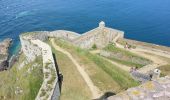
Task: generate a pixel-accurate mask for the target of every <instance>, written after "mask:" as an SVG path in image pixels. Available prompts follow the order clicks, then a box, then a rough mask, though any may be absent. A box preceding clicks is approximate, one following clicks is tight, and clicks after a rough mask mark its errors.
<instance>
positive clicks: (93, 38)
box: [20, 21, 124, 62]
mask: <svg viewBox="0 0 170 100" xmlns="http://www.w3.org/2000/svg"><path fill="white" fill-rule="evenodd" d="M48 37H55V38H62V39H65V40H67V41H69V42H72V43H73V44H75V45H77V46H79V47H81V48H91V47H92V46H93V45H94V44H95V45H96V46H97V48H102V47H104V46H106V45H107V44H109V43H110V42H114V41H116V40H117V39H119V38H123V37H124V32H123V31H119V30H116V29H112V28H108V27H105V23H104V22H103V21H102V22H100V23H99V27H97V28H95V29H93V30H90V31H88V32H86V33H83V34H82V35H81V34H79V33H75V32H71V31H65V30H57V31H52V32H48V31H39V32H30V33H25V34H22V35H20V41H21V47H22V50H23V53H24V54H25V55H26V57H27V60H28V62H30V61H33V60H35V58H36V57H37V56H39V55H41V52H40V49H39V48H38V47H37V46H36V45H35V44H32V43H31V42H30V40H32V39H39V40H41V41H45V40H47V39H48Z"/></svg>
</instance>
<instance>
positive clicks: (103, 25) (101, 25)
mask: <svg viewBox="0 0 170 100" xmlns="http://www.w3.org/2000/svg"><path fill="white" fill-rule="evenodd" d="M104 27H105V22H104V21H101V22H100V23H99V28H101V29H103V28H104Z"/></svg>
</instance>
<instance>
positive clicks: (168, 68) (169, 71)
mask: <svg viewBox="0 0 170 100" xmlns="http://www.w3.org/2000/svg"><path fill="white" fill-rule="evenodd" d="M159 69H160V70H161V76H166V75H170V65H164V66H160V67H159Z"/></svg>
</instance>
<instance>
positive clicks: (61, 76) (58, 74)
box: [53, 53, 63, 93]
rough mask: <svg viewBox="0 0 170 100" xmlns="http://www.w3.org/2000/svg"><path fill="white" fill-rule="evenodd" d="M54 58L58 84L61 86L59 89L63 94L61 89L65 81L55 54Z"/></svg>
mask: <svg viewBox="0 0 170 100" xmlns="http://www.w3.org/2000/svg"><path fill="white" fill-rule="evenodd" d="M53 58H54V64H55V68H56V71H57V76H58V84H59V89H60V93H61V88H62V81H63V75H62V73H61V72H60V70H59V67H58V64H57V59H56V56H55V54H54V53H53Z"/></svg>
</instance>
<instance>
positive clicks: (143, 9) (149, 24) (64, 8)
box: [0, 0, 170, 53]
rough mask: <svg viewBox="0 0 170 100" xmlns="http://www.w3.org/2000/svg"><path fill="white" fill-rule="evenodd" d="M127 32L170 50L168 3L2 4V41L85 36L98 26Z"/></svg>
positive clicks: (74, 0)
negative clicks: (39, 35)
mask: <svg viewBox="0 0 170 100" xmlns="http://www.w3.org/2000/svg"><path fill="white" fill-rule="evenodd" d="M101 20H103V21H105V22H106V26H108V27H111V28H116V29H120V30H123V31H125V37H126V38H129V39H135V40H139V41H144V42H150V43H155V44H160V45H165V46H170V1H169V0H0V40H3V39H4V38H12V39H13V41H14V42H13V45H12V48H10V51H11V53H14V52H16V51H17V48H19V44H20V43H19V35H20V34H22V33H24V32H30V31H53V30H59V29H64V30H70V31H75V32H78V33H80V34H81V33H84V32H86V31H88V30H91V29H93V28H95V27H97V26H98V23H99V22H100V21H101Z"/></svg>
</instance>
